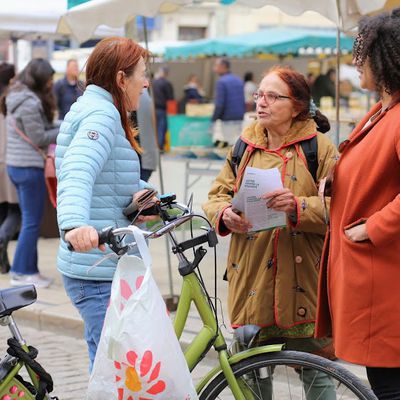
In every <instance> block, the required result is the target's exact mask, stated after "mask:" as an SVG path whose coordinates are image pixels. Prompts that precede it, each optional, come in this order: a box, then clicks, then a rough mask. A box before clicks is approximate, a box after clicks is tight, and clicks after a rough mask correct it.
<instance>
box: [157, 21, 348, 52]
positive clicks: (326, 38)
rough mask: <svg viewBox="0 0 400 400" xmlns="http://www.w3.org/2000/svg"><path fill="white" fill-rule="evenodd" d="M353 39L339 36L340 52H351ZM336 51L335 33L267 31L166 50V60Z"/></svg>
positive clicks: (284, 29) (271, 29) (292, 30)
mask: <svg viewBox="0 0 400 400" xmlns="http://www.w3.org/2000/svg"><path fill="white" fill-rule="evenodd" d="M352 47H353V38H352V37H349V36H344V35H342V38H341V52H342V54H343V53H346V52H351V50H352ZM335 51H336V31H335V30H321V29H298V28H280V27H277V28H267V29H263V30H259V31H257V32H252V33H246V34H242V35H233V36H226V37H222V38H215V39H200V40H195V41H193V42H190V43H188V44H186V45H183V46H179V47H167V48H166V51H165V54H164V58H165V59H166V60H173V59H179V58H180V59H188V58H196V57H207V56H228V57H247V56H253V55H256V54H277V55H289V54H290V55H295V56H297V55H307V54H310V55H315V54H319V53H328V54H333V53H334V52H335Z"/></svg>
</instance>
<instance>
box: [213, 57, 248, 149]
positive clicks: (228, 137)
mask: <svg viewBox="0 0 400 400" xmlns="http://www.w3.org/2000/svg"><path fill="white" fill-rule="evenodd" d="M214 71H215V72H216V73H217V74H218V75H219V79H218V80H217V83H216V86H215V100H214V103H215V109H214V113H213V116H212V122H213V136H214V145H215V146H216V147H227V146H228V145H229V144H233V143H234V142H235V140H236V139H237V138H238V137H239V135H240V132H241V130H242V122H243V116H244V112H245V101H244V88H243V86H244V85H243V81H242V80H241V79H240V78H239V77H238V76H236V75H234V74H232V72H231V63H230V61H229V60H228V59H227V58H218V59H217V60H216V61H215V64H214ZM217 121H218V122H217Z"/></svg>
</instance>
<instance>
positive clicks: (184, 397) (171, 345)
mask: <svg viewBox="0 0 400 400" xmlns="http://www.w3.org/2000/svg"><path fill="white" fill-rule="evenodd" d="M135 240H136V242H137V244H138V248H139V251H140V254H141V256H142V259H140V258H138V257H135V256H128V255H125V256H123V257H122V258H121V259H120V260H119V262H118V266H117V270H116V272H115V275H114V279H113V283H112V288H111V299H110V305H109V307H108V310H107V313H106V317H105V321H104V327H103V331H102V334H101V339H100V343H99V347H98V349H97V353H96V358H95V361H94V365H93V371H92V375H91V377H90V381H89V387H88V393H87V400H112V399H118V400H137V399H146V400H147V399H149V400H150V399H157V400H189V399H190V400H193V399H197V398H198V397H197V395H196V391H195V389H194V386H193V382H192V378H191V376H190V372H189V369H188V367H187V364H186V361H185V358H184V356H183V353H182V350H181V347H180V345H179V342H178V340H177V338H176V335H175V332H174V328H173V326H172V322H171V319H170V318H169V316H168V313H167V309H166V306H165V303H164V300H163V298H162V296H161V294H160V291H159V290H158V287H157V285H156V283H155V281H154V279H153V277H152V274H151V267H150V266H151V258H150V254H149V250H148V247H147V244H146V241H145V239H144V237H143V235H142V234H141V233H140V230H137V231H136V232H135Z"/></svg>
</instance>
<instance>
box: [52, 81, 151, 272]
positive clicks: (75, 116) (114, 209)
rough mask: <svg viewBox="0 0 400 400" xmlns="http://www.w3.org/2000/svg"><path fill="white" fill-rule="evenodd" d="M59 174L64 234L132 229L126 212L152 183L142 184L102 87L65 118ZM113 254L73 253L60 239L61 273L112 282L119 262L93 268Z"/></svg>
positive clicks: (116, 114) (113, 260)
mask: <svg viewBox="0 0 400 400" xmlns="http://www.w3.org/2000/svg"><path fill="white" fill-rule="evenodd" d="M56 170H57V179H58V185H57V219H58V225H59V228H60V229H61V230H67V229H71V228H76V227H80V226H85V225H91V226H93V227H94V228H96V229H98V230H100V229H101V228H104V227H106V226H114V227H122V226H127V225H129V221H128V220H127V219H126V218H125V217H124V215H123V214H122V210H123V209H124V208H125V207H126V206H127V205H128V204H129V203H130V202H131V200H132V196H133V194H134V193H135V192H137V191H138V190H140V189H143V188H144V187H147V186H148V185H147V184H146V183H145V182H143V181H141V180H140V164H139V159H138V155H137V153H136V152H135V151H134V150H133V149H132V147H131V145H130V143H129V141H128V140H127V139H126V137H125V132H124V130H123V128H122V125H121V118H120V115H119V112H118V110H117V109H116V108H115V106H114V104H113V101H112V96H111V94H110V93H109V92H107V91H106V90H104V89H102V88H101V87H99V86H96V85H89V86H88V87H87V88H86V90H85V92H84V94H83V95H82V96H81V97H80V98H79V99H78V101H77V102H76V103H74V104H73V105H72V107H71V110H70V111H69V112H68V113H67V115H66V116H65V119H64V122H63V123H62V124H61V127H60V133H59V135H58V137H57V148H56ZM109 252H111V250H110V249H109V248H107V251H106V253H103V252H101V251H100V250H98V249H95V250H91V251H89V252H87V253H76V252H71V251H69V250H68V248H67V244H66V243H65V242H64V241H63V240H61V241H60V247H59V252H58V260H57V264H58V269H59V271H60V272H61V273H62V274H64V275H66V276H69V277H71V278H79V279H90V280H112V278H113V275H114V271H115V267H116V263H117V260H116V258H111V259H108V260H106V261H105V262H103V263H102V264H100V265H99V266H97V267H95V268H91V267H92V266H93V264H94V263H95V262H96V261H98V260H99V259H100V258H101V257H102V256H104V255H105V254H107V253H109Z"/></svg>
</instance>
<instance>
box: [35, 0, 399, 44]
mask: <svg viewBox="0 0 400 400" xmlns="http://www.w3.org/2000/svg"><path fill="white" fill-rule="evenodd" d="M205 2H206V1H202V0H197V1H193V0H168V1H165V0H91V1H89V2H87V3H83V4H80V5H78V6H76V7H73V8H71V9H70V10H69V11H67V12H66V13H65V14H64V15H63V16H62V18H61V19H60V22H59V25H58V29H57V30H58V32H59V33H62V34H72V35H74V36H75V37H76V38H77V40H78V41H80V42H82V41H85V40H87V39H89V38H90V37H91V36H92V34H93V32H94V30H95V28H96V27H97V26H99V25H107V26H110V27H114V28H117V27H123V26H124V25H125V24H126V23H127V22H129V21H131V20H132V19H133V18H134V17H135V16H137V15H142V16H145V17H154V16H155V15H156V14H158V13H160V12H161V13H163V12H171V11H176V10H177V9H178V8H179V7H180V6H184V5H189V4H193V3H195V4H200V3H205ZM207 2H214V3H218V2H219V1H218V0H207ZM231 3H232V4H241V5H245V6H248V7H251V8H260V7H263V6H266V5H271V6H275V7H278V8H279V9H280V10H282V11H283V12H285V13H287V14H290V15H300V14H302V13H304V12H306V11H316V12H318V13H319V14H321V15H323V16H324V17H326V18H328V19H330V20H331V21H333V22H334V23H335V24H336V26H337V27H338V28H340V29H341V30H348V29H350V28H352V27H354V26H355V25H357V21H358V20H359V18H360V16H361V15H365V14H369V13H372V12H375V11H378V10H382V9H384V8H385V7H392V6H394V5H396V4H400V1H396V0H232V1H231ZM33 4H35V2H33Z"/></svg>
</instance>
